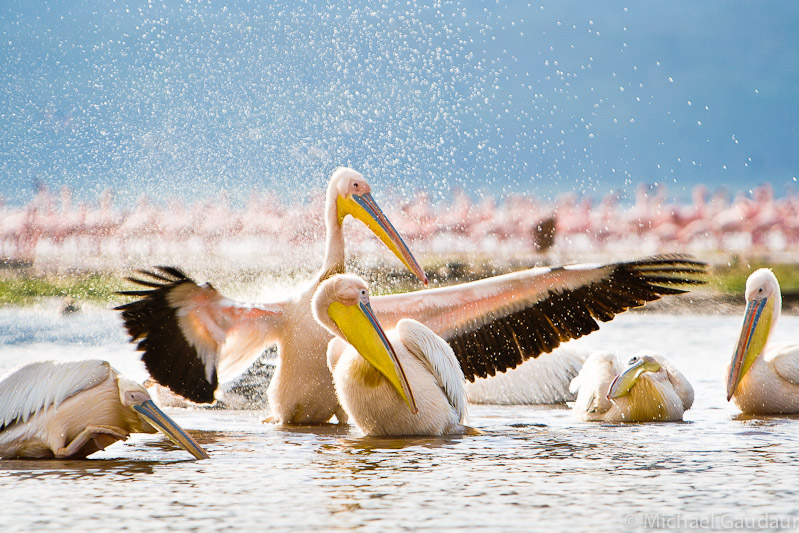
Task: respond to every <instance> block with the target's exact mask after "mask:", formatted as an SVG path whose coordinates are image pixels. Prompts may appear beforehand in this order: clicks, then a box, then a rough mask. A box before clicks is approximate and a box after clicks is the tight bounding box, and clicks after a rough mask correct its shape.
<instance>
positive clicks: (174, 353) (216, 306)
mask: <svg viewBox="0 0 799 533" xmlns="http://www.w3.org/2000/svg"><path fill="white" fill-rule="evenodd" d="M346 216H353V217H355V218H357V219H359V220H361V221H362V222H363V223H364V224H366V226H367V227H368V228H369V229H370V230H371V231H372V232H373V233H375V235H376V236H377V237H378V238H380V240H381V241H382V242H383V243H384V244H385V245H386V246H387V247H388V248H389V249H390V250H391V251H392V252H393V253H394V254H395V255H396V256H397V257H398V258H399V259H400V261H402V263H403V264H404V265H405V266H406V267H407V268H408V269H409V270H410V271H411V272H412V273H413V274H414V275H416V276H417V277H418V278H419V279H420V280H422V281H423V282H424V283H425V284H426V283H427V277H426V276H425V274H424V271H423V270H422V268H421V267H420V266H419V263H418V262H417V261H416V259H415V258H414V257H413V255H412V254H411V252H410V250H409V249H408V247H407V246H406V245H405V243H404V241H403V240H402V238H401V237H400V235H399V233H397V231H396V229H394V226H393V225H392V224H391V222H390V221H389V220H388V218H387V217H386V216H385V214H384V213H383V211H382V210H381V209H380V207H379V206H378V205H377V203H376V202H375V201H374V199H373V198H372V195H371V188H370V186H369V184H368V183H367V182H366V180H365V179H364V177H363V175H361V174H360V173H359V172H356V171H355V170H352V169H349V168H340V169H338V170H336V171H335V172H334V173H333V175H332V176H331V178H330V182H329V184H328V188H327V197H326V202H325V226H326V231H327V237H326V252H325V259H324V262H323V264H322V267H321V269H320V270H319V272H318V274H317V275H316V277H315V278H314V279H313V280H312V281H311V282H310V283H309V284H307V285H306V286H304V287H301V288H299V289H298V291H297V292H296V293H295V294H294V295H293V296H291V297H290V298H288V299H286V300H282V301H276V302H271V303H264V304H248V303H242V302H236V301H234V300H231V299H229V298H226V297H224V296H223V295H222V294H220V293H219V292H218V291H217V290H216V289H214V288H213V287H212V286H211V285H209V284H203V285H198V284H196V283H195V282H194V281H193V280H191V279H190V278H188V277H187V276H186V275H185V274H184V273H183V272H181V271H180V270H178V269H175V268H170V267H159V269H158V270H157V271H154V272H148V271H140V274H141V275H142V277H140V278H128V279H129V280H130V281H133V282H134V283H137V284H139V285H144V286H145V287H148V290H142V291H126V292H124V293H122V294H126V295H131V296H138V297H141V299H140V300H137V301H134V302H131V303H128V304H125V305H121V306H119V307H118V308H117V309H118V310H121V311H122V317H123V320H124V322H125V327H126V328H127V329H128V332H129V333H130V335H131V337H132V338H133V340H134V341H138V348H139V350H141V351H143V352H144V355H143V356H142V360H143V361H144V363H145V366H146V367H147V370H148V371H149V372H150V374H151V376H152V377H153V379H154V380H155V381H156V382H157V383H159V384H160V385H163V386H166V387H168V388H169V389H171V391H172V392H174V393H176V394H179V395H181V396H183V397H185V398H187V399H189V400H191V401H194V402H198V403H211V402H213V401H214V399H215V391H216V389H217V387H218V385H219V383H220V382H224V381H229V380H232V379H234V378H236V377H237V376H238V375H239V374H241V373H242V372H243V371H244V370H246V369H247V368H248V367H249V366H250V365H251V364H252V363H253V361H254V360H255V359H256V358H257V357H258V356H260V355H261V354H262V353H263V352H264V350H265V349H266V348H267V347H269V346H271V345H273V344H277V347H278V364H277V368H276V370H275V374H274V376H273V378H272V380H271V382H270V384H269V387H268V389H267V397H268V399H269V404H270V408H271V410H272V414H273V417H272V418H271V420H273V421H276V422H280V423H284V424H321V423H324V422H327V421H328V420H330V418H331V417H332V416H333V415H336V418H337V419H338V420H339V421H340V422H346V414H345V413H344V411H343V410H342V409H341V407H340V405H339V403H338V399H337V397H336V392H335V389H334V387H333V379H332V376H331V375H330V371H329V370H328V368H327V363H326V359H325V352H326V348H327V343H328V341H329V340H330V338H331V336H330V333H329V332H328V331H327V330H325V329H324V328H323V327H322V326H320V325H319V324H318V323H317V322H316V321H315V320H314V318H313V316H312V314H311V298H312V297H313V294H314V292H315V291H316V289H317V287H318V286H319V284H320V283H322V282H323V281H324V280H326V279H328V278H329V277H330V276H332V275H334V274H336V273H341V272H343V271H344V266H345V256H344V237H343V226H342V224H343V221H344V218H345V217H346Z"/></svg>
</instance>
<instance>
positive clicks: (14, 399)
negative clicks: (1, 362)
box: [0, 360, 208, 459]
mask: <svg viewBox="0 0 799 533" xmlns="http://www.w3.org/2000/svg"><path fill="white" fill-rule="evenodd" d="M156 430H158V431H160V432H161V433H163V434H164V435H166V436H167V437H168V438H169V439H170V440H171V441H173V442H174V443H175V444H177V445H178V446H180V447H181V448H183V449H184V450H186V451H187V452H189V453H190V454H192V455H193V456H194V457H195V458H197V459H207V458H208V454H207V453H206V451H205V450H203V448H202V447H201V446H200V445H199V444H198V443H197V441H195V440H194V439H193V438H192V437H191V436H190V435H189V434H188V433H186V431H184V430H183V429H182V428H181V427H180V426H178V425H177V423H176V422H175V421H174V420H172V419H171V418H169V417H168V416H167V415H166V414H164V413H163V412H162V411H161V410H160V409H158V407H156V406H155V404H154V403H153V402H152V400H151V399H150V395H149V394H148V393H147V390H146V389H145V388H144V387H142V386H141V385H139V384H138V383H135V382H133V381H130V380H129V379H127V378H125V377H124V376H121V375H119V373H117V371H116V370H114V369H113V368H112V367H111V365H109V364H108V363H107V362H106V361H99V360H86V361H70V362H56V361H39V362H35V363H29V364H27V365H24V366H22V367H20V368H18V369H16V370H13V371H11V372H10V373H9V374H7V375H6V376H5V377H3V378H2V379H0V458H3V459H9V458H31V459H41V458H53V457H55V458H56V459H66V458H84V457H86V456H88V455H91V454H92V453H94V452H97V451H99V450H103V449H105V448H106V447H107V446H109V445H111V444H113V443H114V442H116V441H118V440H125V439H127V438H128V436H129V435H130V434H131V433H155V432H156Z"/></svg>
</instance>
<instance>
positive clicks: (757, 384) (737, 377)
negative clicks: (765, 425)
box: [727, 268, 799, 415]
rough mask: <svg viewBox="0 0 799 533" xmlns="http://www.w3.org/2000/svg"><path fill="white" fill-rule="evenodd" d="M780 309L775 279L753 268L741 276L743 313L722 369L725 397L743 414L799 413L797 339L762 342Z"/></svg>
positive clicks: (798, 355)
mask: <svg viewBox="0 0 799 533" xmlns="http://www.w3.org/2000/svg"><path fill="white" fill-rule="evenodd" d="M781 311H782V295H781V294H780V284H779V282H777V278H776V277H775V276H774V274H773V273H772V272H771V270H769V269H767V268H761V269H760V270H756V271H755V272H753V273H752V274H751V275H750V276H749V279H747V280H746V313H745V314H744V321H743V326H742V327H741V335H740V337H739V338H738V345H737V346H736V347H735V352H734V353H733V357H732V362H731V363H730V366H729V368H728V370H727V376H728V377H727V400H728V401H729V400H730V399H731V398H732V399H733V400H734V401H735V404H736V405H737V406H738V408H739V409H740V410H741V411H742V412H743V413H745V414H758V415H765V414H789V413H799V344H778V345H775V346H768V345H767V343H768V339H769V335H770V334H771V330H772V329H773V328H774V326H775V325H776V323H777V320H778V319H779V318H780V313H781ZM767 347H768V348H770V349H769V350H768V351H767V350H766V348H767Z"/></svg>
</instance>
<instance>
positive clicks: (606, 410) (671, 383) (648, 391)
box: [570, 352, 694, 423]
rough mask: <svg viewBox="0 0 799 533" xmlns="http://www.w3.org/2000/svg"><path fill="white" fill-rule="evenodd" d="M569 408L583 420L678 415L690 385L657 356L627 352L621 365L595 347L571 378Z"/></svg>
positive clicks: (687, 404) (687, 403)
mask: <svg viewBox="0 0 799 533" xmlns="http://www.w3.org/2000/svg"><path fill="white" fill-rule="evenodd" d="M570 390H571V391H572V392H573V393H577V400H576V401H575V402H574V405H573V408H574V413H575V415H576V416H577V418H578V419H580V420H583V421H586V422H596V421H599V422H610V423H618V422H667V421H674V420H682V417H683V413H684V412H685V411H687V410H688V409H690V408H691V405H692V404H693V403H694V389H693V387H691V384H690V383H689V382H688V380H687V379H685V376H683V375H682V374H681V373H680V371H678V370H677V369H676V368H674V367H673V366H672V365H671V364H670V363H669V362H668V361H666V360H665V359H664V358H663V357H660V356H658V355H653V354H645V353H644V354H639V355H635V356H633V357H632V358H631V359H630V360H629V361H628V363H627V367H626V368H624V367H623V365H622V364H621V362H620V361H619V360H618V359H617V358H616V356H614V355H613V354H611V353H609V352H596V353H593V354H591V355H590V356H589V357H588V359H587V360H586V361H585V364H584V365H583V368H582V370H580V373H579V374H578V375H577V377H575V378H574V379H573V380H572V383H571V387H570Z"/></svg>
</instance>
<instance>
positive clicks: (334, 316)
mask: <svg viewBox="0 0 799 533" xmlns="http://www.w3.org/2000/svg"><path fill="white" fill-rule="evenodd" d="M312 305H313V314H314V317H315V318H316V320H317V321H318V322H319V323H320V324H321V325H323V326H324V327H325V328H326V329H327V330H328V331H330V333H331V334H333V335H334V336H335V337H334V338H333V339H332V340H331V341H330V343H329V344H328V348H327V364H328V366H329V367H330V371H331V372H332V374H333V381H334V383H335V385H336V391H337V392H338V395H339V399H340V401H341V404H342V405H343V407H344V409H345V410H346V411H347V413H348V414H349V415H350V417H351V419H352V421H353V422H355V424H356V425H357V426H358V427H359V428H360V429H361V430H362V431H363V432H364V434H366V435H371V436H391V435H452V434H464V433H466V434H477V433H479V431H477V430H475V429H473V428H470V427H468V426H466V425H464V424H465V422H466V404H467V401H466V392H465V390H464V378H463V372H461V369H460V365H459V364H458V360H457V359H456V358H455V354H454V353H453V352H452V349H451V348H450V347H449V345H448V344H447V343H446V342H444V340H443V339H442V338H441V337H439V336H438V335H436V334H435V333H433V332H432V331H430V329H429V328H427V327H425V326H423V325H422V324H420V323H419V322H417V321H415V320H410V319H403V320H400V321H399V322H398V323H397V326H396V328H395V329H393V330H391V331H389V332H388V333H385V332H384V331H383V329H382V327H381V326H380V324H379V322H378V320H377V319H376V318H375V315H374V313H373V312H372V308H371V306H370V303H369V289H368V287H367V285H366V282H364V281H363V280H362V279H361V278H359V277H358V276H352V275H345V274H342V275H337V276H333V277H332V278H330V279H328V280H326V281H325V282H323V283H322V284H321V285H320V286H319V288H318V289H317V291H316V294H315V295H314V299H313V304H312Z"/></svg>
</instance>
